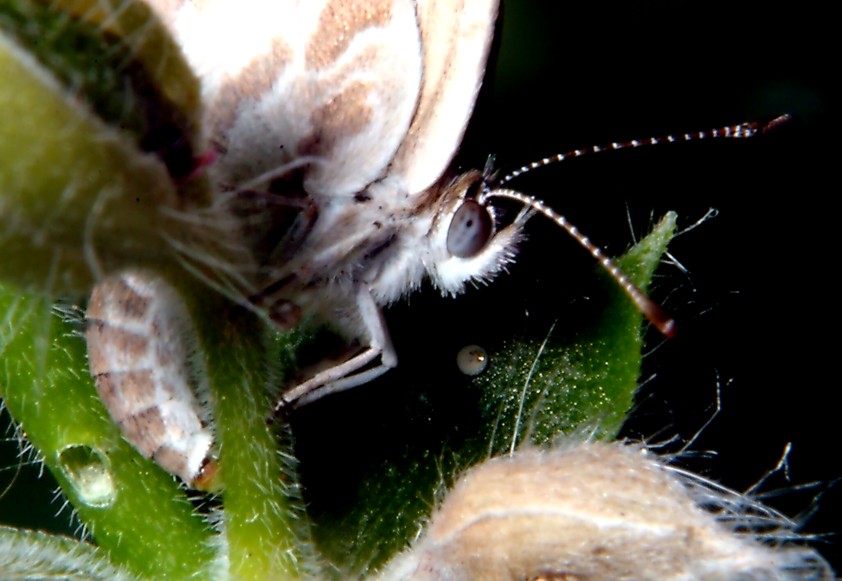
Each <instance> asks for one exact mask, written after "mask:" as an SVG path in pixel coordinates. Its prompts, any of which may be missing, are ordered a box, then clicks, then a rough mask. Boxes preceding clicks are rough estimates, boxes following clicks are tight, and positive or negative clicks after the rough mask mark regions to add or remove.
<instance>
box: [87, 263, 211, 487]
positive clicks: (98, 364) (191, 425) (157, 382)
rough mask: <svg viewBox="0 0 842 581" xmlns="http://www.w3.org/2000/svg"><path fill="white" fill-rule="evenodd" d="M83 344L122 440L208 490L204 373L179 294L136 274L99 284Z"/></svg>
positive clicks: (208, 438) (155, 279)
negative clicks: (200, 397) (85, 342)
mask: <svg viewBox="0 0 842 581" xmlns="http://www.w3.org/2000/svg"><path fill="white" fill-rule="evenodd" d="M87 340H88V359H89V364H90V369H91V375H93V377H94V381H95V383H96V388H97V391H98V392H99V395H100V398H101V399H102V402H103V404H105V407H106V408H107V409H108V412H109V413H110V414H111V417H112V419H113V420H114V421H115V422H116V423H117V424H118V425H119V426H120V429H121V430H122V432H123V436H124V437H125V438H126V439H127V440H128V441H129V442H130V443H131V444H132V445H133V446H134V447H135V448H136V449H137V450H138V451H139V452H140V453H141V454H142V455H143V456H144V457H146V458H152V459H153V460H154V461H155V462H157V463H158V465H160V466H161V467H162V468H164V469H165V470H166V471H167V472H169V473H170V474H173V475H175V476H178V477H179V478H181V479H182V480H184V481H185V482H187V483H189V484H192V485H193V486H196V487H199V488H207V487H211V486H212V485H213V480H214V477H215V472H216V463H215V461H214V460H213V459H212V456H213V453H212V447H213V441H214V437H213V432H212V430H211V428H210V425H211V417H210V407H209V405H208V397H209V391H208V389H207V386H206V385H205V384H204V378H205V377H206V373H205V371H204V369H203V366H202V363H201V361H200V357H199V356H198V355H199V354H198V352H197V345H196V341H197V339H196V332H195V329H194V327H193V324H192V322H191V320H190V316H189V314H188V311H187V307H186V305H185V304H184V301H183V300H182V299H181V297H180V296H179V294H178V292H177V291H176V290H175V289H174V288H173V287H172V286H171V285H170V284H169V283H167V282H165V281H164V280H162V279H161V278H160V277H157V276H155V275H153V274H152V273H149V272H145V271H139V270H132V271H125V272H122V273H120V274H118V275H115V276H110V277H108V278H106V279H104V280H102V281H101V282H100V283H99V284H97V285H96V287H94V291H93V293H92V295H91V299H90V302H89V304H88V311H87ZM197 394H199V395H200V396H202V400H203V402H202V403H200V401H199V398H198V397H197Z"/></svg>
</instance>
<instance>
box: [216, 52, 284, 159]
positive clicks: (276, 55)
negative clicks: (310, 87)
mask: <svg viewBox="0 0 842 581" xmlns="http://www.w3.org/2000/svg"><path fill="white" fill-rule="evenodd" d="M292 56H293V52H292V49H291V48H290V47H289V45H287V44H285V43H284V42H283V41H282V40H281V39H279V38H274V39H272V46H271V48H270V49H269V52H267V53H264V54H260V55H257V56H255V57H254V58H253V59H252V61H251V62H250V63H249V64H247V65H246V66H245V67H243V69H242V70H241V71H240V72H239V73H238V74H236V75H228V76H227V77H226V78H225V80H224V81H223V82H222V85H221V86H220V87H219V91H218V93H217V96H216V98H215V99H214V101H213V102H212V103H210V105H209V107H208V112H207V118H208V123H209V125H210V127H211V128H212V131H213V139H215V140H217V141H220V142H221V143H222V144H223V146H224V145H225V144H226V143H227V141H226V140H225V134H226V133H227V131H228V130H229V129H230V128H231V127H232V126H233V125H234V123H235V122H236V120H237V115H238V113H239V109H240V104H241V103H242V102H243V101H245V100H247V99H248V100H254V101H257V100H259V99H260V98H261V97H262V96H263V95H264V94H265V93H266V92H268V91H269V90H270V89H271V88H272V85H273V84H274V83H275V81H276V80H277V79H278V77H280V76H281V72H283V70H284V69H285V68H286V67H287V65H288V64H289V62H290V61H291V60H292Z"/></svg>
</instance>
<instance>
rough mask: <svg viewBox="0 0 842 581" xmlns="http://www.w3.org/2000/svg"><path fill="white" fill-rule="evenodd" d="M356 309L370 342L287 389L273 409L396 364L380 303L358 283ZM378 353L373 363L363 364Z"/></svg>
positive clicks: (347, 385)
mask: <svg viewBox="0 0 842 581" xmlns="http://www.w3.org/2000/svg"><path fill="white" fill-rule="evenodd" d="M356 299H357V309H358V312H359V314H360V317H361V318H362V321H363V324H364V325H365V327H366V330H367V332H368V335H369V337H370V345H369V346H368V347H366V348H365V350H363V351H362V352H361V353H358V354H357V355H354V356H353V357H351V358H350V359H348V360H346V361H343V362H342V363H340V364H338V365H335V366H333V367H331V368H330V369H326V370H324V371H322V372H320V373H317V374H316V375H314V376H313V377H311V378H310V379H308V380H307V381H305V382H303V383H300V384H298V385H297V386H295V387H293V388H292V389H289V390H287V391H286V392H285V393H284V394H283V396H282V397H281V401H280V402H279V403H278V404H277V405H276V406H275V412H276V413H277V412H278V411H279V410H280V409H281V408H282V407H284V406H286V405H290V404H292V405H293V406H295V407H298V406H302V405H306V404H308V403H311V402H314V401H316V400H318V399H321V398H322V397H324V396H326V395H330V394H332V393H337V392H340V391H345V390H346V389H351V388H354V387H358V386H360V385H364V384H366V383H368V382H369V381H372V380H373V379H376V378H377V377H380V376H381V375H383V374H384V373H386V372H387V371H389V370H390V369H392V368H393V367H395V366H396V365H397V364H398V357H397V354H396V353H395V348H394V346H393V345H392V339H391V337H389V330H388V329H387V328H386V321H385V320H384V319H383V313H382V312H381V311H380V307H378V306H377V303H375V302H374V297H372V296H371V291H370V290H369V288H368V287H367V286H366V285H364V284H360V285H358V287H357V291H356ZM378 356H379V357H380V362H379V364H377V365H376V366H374V367H370V368H368V369H364V367H365V366H366V365H368V364H369V363H371V362H372V361H374V360H375V359H377V357H378Z"/></svg>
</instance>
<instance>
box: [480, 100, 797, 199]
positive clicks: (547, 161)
mask: <svg viewBox="0 0 842 581" xmlns="http://www.w3.org/2000/svg"><path fill="white" fill-rule="evenodd" d="M791 119H792V115H790V114H789V113H786V114H784V115H780V116H778V117H775V118H774V119H772V120H771V121H752V122H749V123H740V124H738V125H728V126H726V127H718V128H716V129H709V130H707V131H697V132H696V133H684V134H681V135H662V136H660V137H650V138H649V139H643V140H638V139H632V140H631V141H620V142H614V143H610V144H608V145H594V146H592V147H587V148H585V149H574V150H573V151H568V152H566V153H559V154H557V155H553V156H551V157H545V158H544V159H539V160H538V161H533V162H532V163H529V164H526V165H524V166H522V167H519V168H518V169H516V170H514V171H513V172H511V173H509V174H508V175H505V176H503V177H502V178H500V179H499V180H496V182H495V184H494V187H497V188H499V187H500V186H503V185H505V184H506V183H508V182H510V181H512V180H513V179H515V178H517V177H519V176H522V175H523V174H525V173H527V172H530V171H532V170H534V169H538V168H539V167H545V166H548V165H552V164H554V163H558V162H560V161H564V160H565V159H572V158H575V157H582V156H583V155H589V154H592V153H601V152H604V151H617V150H619V149H634V148H637V147H647V146H650V145H660V144H661V143H682V142H685V141H699V140H702V139H723V138H725V139H745V138H747V137H754V136H755V135H757V134H758V133H766V132H768V131H771V130H773V129H775V128H776V127H779V126H780V125H782V124H784V123H787V122H788V121H790V120H791Z"/></svg>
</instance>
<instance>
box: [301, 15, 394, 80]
mask: <svg viewBox="0 0 842 581" xmlns="http://www.w3.org/2000/svg"><path fill="white" fill-rule="evenodd" d="M391 4H392V3H391V2H385V1H382V0H353V1H349V0H329V1H328V3H327V4H326V5H325V8H324V10H323V11H322V14H321V17H320V18H319V23H318V26H317V27H316V32H315V34H314V35H313V36H312V37H311V41H310V44H309V45H308V46H307V49H306V52H305V62H306V63H307V67H308V68H310V69H316V70H318V69H324V68H327V67H329V66H330V65H332V64H333V63H335V62H336V61H337V59H338V58H339V57H340V56H342V53H344V52H345V51H346V50H347V49H348V45H350V44H351V41H353V39H354V37H355V36H356V35H357V34H358V33H359V32H360V31H362V30H365V29H366V28H372V27H384V26H386V25H387V24H389V22H390V21H391V19H392V6H391Z"/></svg>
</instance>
